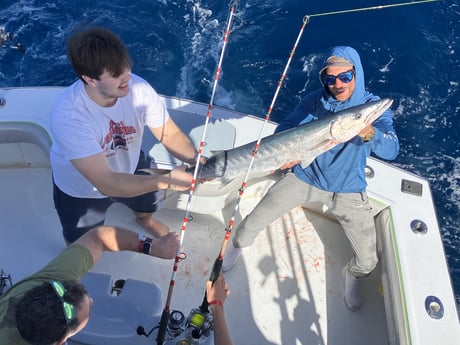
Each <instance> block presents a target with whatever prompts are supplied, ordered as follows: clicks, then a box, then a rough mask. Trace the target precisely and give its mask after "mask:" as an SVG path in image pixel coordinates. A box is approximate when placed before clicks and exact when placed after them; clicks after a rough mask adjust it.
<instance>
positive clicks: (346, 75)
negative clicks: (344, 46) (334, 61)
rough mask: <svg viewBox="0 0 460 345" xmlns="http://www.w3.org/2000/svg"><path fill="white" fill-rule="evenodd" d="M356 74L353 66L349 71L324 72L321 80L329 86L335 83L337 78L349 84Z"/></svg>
mask: <svg viewBox="0 0 460 345" xmlns="http://www.w3.org/2000/svg"><path fill="white" fill-rule="evenodd" d="M354 76H355V69H354V68H353V69H351V70H349V71H345V72H342V73H339V74H337V75H332V74H322V75H321V81H322V82H323V84H324V85H327V86H332V85H334V84H335V82H336V80H337V79H339V80H340V81H341V82H342V83H346V84H348V83H349V82H351V81H352V80H353V77H354Z"/></svg>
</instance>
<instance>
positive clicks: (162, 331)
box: [157, 0, 237, 345]
mask: <svg viewBox="0 0 460 345" xmlns="http://www.w3.org/2000/svg"><path fill="white" fill-rule="evenodd" d="M236 4H237V0H232V1H231V3H230V10H229V15H228V19H227V27H226V30H225V33H224V37H223V45H222V51H221V54H220V58H219V62H218V65H217V69H216V74H215V77H214V83H213V88H212V92H211V98H210V101H209V105H208V111H207V114H206V120H205V124H204V128H203V134H202V136H201V140H200V145H199V149H198V155H197V157H196V163H195V169H194V172H193V177H192V184H191V187H190V190H189V195H188V200H187V204H186V207H185V216H184V218H183V221H182V226H181V235H180V240H179V245H178V247H177V253H176V258H175V260H174V266H173V270H172V274H171V280H170V283H169V289H168V295H167V297H166V302H165V307H164V310H163V313H162V315H161V319H160V325H159V330H158V336H157V344H158V345H162V344H164V341H165V335H166V330H167V326H168V320H169V315H170V306H171V299H172V294H173V290H174V284H175V278H176V272H177V269H178V265H179V262H180V261H182V258H183V256H182V255H181V249H182V246H183V243H184V236H185V231H186V230H187V223H188V221H189V219H190V216H189V213H190V212H189V209H190V205H191V200H192V196H193V192H194V191H195V186H196V182H197V175H198V171H199V166H200V160H201V156H202V153H203V147H204V146H205V141H204V139H205V137H206V131H207V128H208V124H209V119H210V118H211V113H212V110H213V108H214V106H213V103H214V96H215V93H216V89H217V82H218V80H219V77H220V73H221V71H222V61H223V57H224V52H225V48H226V46H227V42H228V37H229V36H230V27H231V24H232V20H233V16H234V14H235V8H236ZM216 279H217V278H216Z"/></svg>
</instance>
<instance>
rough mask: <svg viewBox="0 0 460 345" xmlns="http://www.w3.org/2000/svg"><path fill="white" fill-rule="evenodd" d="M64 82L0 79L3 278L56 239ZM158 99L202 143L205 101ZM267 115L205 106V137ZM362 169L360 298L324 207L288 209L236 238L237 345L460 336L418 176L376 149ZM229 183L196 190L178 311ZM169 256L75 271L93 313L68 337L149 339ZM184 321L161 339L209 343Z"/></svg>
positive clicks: (262, 183)
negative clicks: (53, 148)
mask: <svg viewBox="0 0 460 345" xmlns="http://www.w3.org/2000/svg"><path fill="white" fill-rule="evenodd" d="M61 91H62V88H61V87H32V88H3V89H0V190H1V198H0V206H1V214H2V216H1V240H0V253H1V260H0V269H1V284H0V287H1V289H2V290H7V289H8V287H9V286H10V283H11V282H12V283H15V282H17V281H19V280H20V279H22V278H24V277H25V276H27V275H29V274H31V273H33V272H35V271H36V270H38V269H40V268H41V267H42V266H43V265H44V264H46V263H47V262H48V261H49V260H50V259H51V258H53V257H54V256H55V255H56V254H57V253H58V252H59V251H61V250H62V249H63V248H64V247H65V244H64V241H63V238H62V235H61V227H60V224H59V220H58V217H57V215H56V213H55V210H54V206H53V201H52V184H51V178H52V177H51V169H50V164H49V158H48V155H49V149H50V145H51V142H52V138H51V136H50V132H49V115H50V109H51V106H52V104H53V102H54V100H55V98H56V97H57V95H58V94H59V93H60V92H61ZM163 100H164V102H165V104H166V106H167V108H168V109H169V111H170V112H171V115H172V116H173V118H174V119H175V120H176V122H178V124H179V125H180V126H181V127H182V129H183V130H184V131H185V132H186V133H188V134H189V135H190V137H191V138H192V139H193V140H194V141H195V143H197V145H198V140H199V139H200V138H201V134H202V130H203V123H204V116H205V114H206V112H207V110H208V106H207V105H204V104H201V103H197V102H193V101H189V100H184V99H177V98H173V97H163ZM263 121H264V120H263V119H261V118H258V117H255V116H250V115H246V114H241V113H238V112H236V111H232V110H228V109H223V108H218V107H215V108H214V109H213V115H212V119H211V121H210V125H209V128H208V136H207V139H206V142H207V146H206V147H205V149H206V150H219V149H229V148H233V147H237V146H240V145H242V144H245V143H247V142H250V141H254V140H256V139H257V135H258V133H259V129H260V128H261V126H262V123H263ZM275 125H276V124H274V123H270V122H269V123H268V124H267V125H266V127H265V129H266V130H265V132H264V133H263V135H268V134H271V133H272V132H273V130H274V128H275ZM144 149H145V150H146V151H148V152H149V153H150V154H151V155H152V157H153V158H154V160H155V163H156V164H157V165H158V167H167V166H171V164H175V163H176V162H174V161H171V159H170V157H169V156H168V155H167V152H166V151H165V150H163V149H162V147H161V146H160V145H157V143H155V140H154V139H153V136H149V135H148V134H146V136H145V140H144ZM205 154H206V152H205ZM256 159H257V158H256ZM246 169H247V167H242V172H244V171H245V170H246ZM367 175H368V185H369V187H368V193H369V197H370V199H371V202H372V205H373V209H374V211H375V223H376V226H377V231H378V247H379V256H380V261H379V264H378V267H377V269H376V270H375V271H374V272H373V273H372V275H371V276H370V277H369V279H367V280H366V282H365V286H364V293H365V295H364V301H363V306H362V308H361V309H360V310H359V311H356V312H350V311H349V310H348V309H347V308H346V307H345V304H344V303H343V289H344V287H343V278H342V274H341V270H342V267H343V266H344V264H345V263H346V261H347V260H348V259H349V257H350V256H351V255H352V251H351V248H350V247H349V244H348V241H347V240H346V238H345V236H344V234H343V231H342V230H341V227H340V225H339V224H338V223H337V222H336V221H335V220H334V219H333V218H331V217H329V215H328V213H327V212H326V211H325V210H323V209H322V208H321V205H318V206H317V207H316V206H315V205H313V206H312V208H311V209H308V210H307V209H302V208H300V207H298V208H296V209H294V210H292V211H291V212H290V213H288V214H286V215H285V216H284V217H283V218H282V219H279V220H278V221H276V222H274V223H273V224H272V225H270V226H269V227H268V228H267V231H264V232H263V233H261V234H260V235H259V236H258V238H257V239H256V243H255V245H254V246H252V247H250V248H245V249H243V255H242V260H240V261H239V262H238V263H237V265H236V266H235V268H234V269H233V270H231V271H229V272H228V273H227V274H226V277H227V280H228V282H229V286H230V288H231V290H232V294H231V296H230V297H229V298H228V299H227V303H226V305H225V310H226V315H227V320H228V324H229V328H230V330H231V333H232V337H233V340H234V342H235V344H241V345H262V344H283V345H290V344H324V345H335V344H350V345H351V344H353V345H368V344H375V345H380V344H381V345H386V344H392V345H393V344H394V345H396V344H407V345H409V344H412V345H416V344H430V345H434V344H442V345H454V344H458V343H459V341H460V326H459V318H458V313H457V309H456V304H455V301H454V297H453V291H452V285H451V281H450V277H449V272H448V269H447V264H446V258H445V254H444V249H443V245H442V241H441V236H440V231H439V227H438V223H437V219H436V213H435V209H434V206H433V201H432V196H431V191H430V186H429V184H428V182H427V181H426V180H425V179H423V178H421V177H419V176H416V175H413V174H411V173H409V172H407V171H404V170H401V169H398V168H396V167H394V166H392V165H389V164H387V163H384V162H382V161H379V160H376V159H374V158H370V159H369V160H368V174H367ZM273 181H274V178H273V177H272V176H269V175H267V176H258V177H257V178H252V179H250V180H249V181H248V185H247V187H246V189H245V192H244V194H243V197H242V199H241V204H240V207H239V212H240V216H244V215H245V214H247V213H248V212H249V211H250V210H251V209H252V208H253V207H254V205H255V204H256V203H257V201H258V200H259V199H260V197H261V196H262V195H263V194H264V192H265V191H266V190H267V188H268V187H269V186H270V185H271V184H272V183H273ZM239 187H240V185H237V184H235V183H234V184H230V185H229V186H224V185H221V184H220V183H219V182H218V181H211V182H206V183H204V184H202V185H199V186H198V188H197V189H196V190H195V192H194V195H193V198H192V203H191V205H189V206H190V211H191V215H192V217H191V221H190V222H189V225H188V229H187V232H186V234H185V241H184V251H185V253H186V254H187V257H186V259H185V260H184V261H182V262H180V263H179V269H178V272H177V276H176V281H175V290H174V297H173V299H172V305H171V308H172V309H174V310H178V311H180V312H181V313H182V314H183V315H184V317H185V319H187V318H188V316H189V312H190V311H191V310H193V309H194V308H197V307H198V306H199V305H200V304H201V301H202V298H203V295H204V287H205V282H206V280H207V279H208V277H209V274H210V270H211V268H212V264H213V262H214V260H215V258H216V257H217V255H218V252H219V249H220V246H221V244H222V241H223V237H224V234H225V228H226V226H227V224H228V220H229V219H228V217H229V216H230V214H231V213H232V211H233V209H234V207H235V200H236V198H237V193H238V188H239ZM187 200H188V192H187V193H178V194H175V195H172V196H170V197H169V198H168V199H166V202H165V205H164V207H163V208H162V209H161V210H160V211H159V212H158V214H157V217H158V218H159V219H160V220H161V221H162V222H164V223H166V224H168V225H169V226H170V227H171V228H172V229H177V230H178V231H179V229H180V228H181V223H182V220H183V217H184V210H185V209H186V202H187ZM106 223H109V224H117V225H122V226H125V227H127V228H131V229H134V230H138V231H142V229H140V228H139V226H138V225H137V223H136V222H135V220H134V216H133V215H132V213H131V212H130V211H129V210H128V209H127V208H126V207H125V206H123V205H121V204H115V205H113V206H112V207H111V209H110V210H109V213H108V216H107V220H106ZM172 267H173V261H172V260H160V259H156V258H151V257H147V256H144V255H141V254H137V253H131V252H120V253H106V254H104V256H103V257H102V259H101V261H100V262H98V263H97V264H96V266H95V267H94V268H93V269H92V270H91V272H90V273H89V274H88V275H87V276H86V277H85V278H84V283H85V285H86V286H87V287H88V290H89V292H90V294H91V295H92V296H93V297H94V300H95V302H94V306H93V310H92V313H91V318H90V322H89V324H88V326H87V327H86V328H85V329H84V330H83V331H82V332H81V333H79V334H78V335H77V336H76V337H75V338H74V339H73V340H72V341H71V343H73V344H87V345H102V344H104V345H105V344H126V345H128V344H129V345H133V344H156V340H155V339H156V332H157V329H156V327H157V326H158V323H159V319H160V316H161V313H162V310H163V306H164V300H165V291H167V289H168V286H169V282H170V276H171V272H172ZM182 314H180V313H177V314H175V316H181V315H182ZM187 327H190V322H186V321H185V322H184V323H183V324H180V325H179V326H178V328H177V329H174V328H168V334H167V338H166V344H188V343H192V344H193V343H197V344H198V343H200V344H201V343H209V344H213V340H212V336H211V334H210V335H209V336H205V335H203V336H202V337H201V338H199V339H195V340H194V339H189V338H190V337H188V338H187V335H188V333H187V332H188V329H189V328H187ZM150 331H152V332H151V333H150ZM149 333H150V334H149ZM187 341H188V342H187Z"/></svg>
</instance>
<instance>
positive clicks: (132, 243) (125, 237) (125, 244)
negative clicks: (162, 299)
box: [75, 226, 179, 263]
mask: <svg viewBox="0 0 460 345" xmlns="http://www.w3.org/2000/svg"><path fill="white" fill-rule="evenodd" d="M139 242H140V241H139V235H138V233H136V232H134V231H131V230H127V229H124V228H121V227H116V226H98V227H96V228H93V229H92V230H90V231H88V232H87V233H86V234H84V235H83V236H82V237H80V238H79V239H78V240H77V241H75V243H78V244H80V245H82V246H84V247H86V248H87V249H88V250H89V251H90V253H91V255H92V256H93V262H94V263H96V262H97V261H98V260H99V259H100V257H101V255H102V253H103V252H104V251H112V252H117V251H122V250H128V251H132V252H138V251H139V250H138V248H139ZM178 245H179V239H178V235H177V233H175V232H170V233H168V234H167V235H165V236H162V237H160V238H156V239H152V247H151V251H150V255H151V256H155V257H158V258H161V259H173V258H174V257H175V255H176V253H177V246H178Z"/></svg>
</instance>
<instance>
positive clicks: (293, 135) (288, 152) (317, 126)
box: [189, 99, 393, 182]
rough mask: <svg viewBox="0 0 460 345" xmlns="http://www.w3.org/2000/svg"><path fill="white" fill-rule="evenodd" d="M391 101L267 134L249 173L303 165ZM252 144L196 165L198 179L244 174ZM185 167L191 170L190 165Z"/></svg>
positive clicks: (367, 122)
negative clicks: (299, 163) (197, 167)
mask: <svg viewBox="0 0 460 345" xmlns="http://www.w3.org/2000/svg"><path fill="white" fill-rule="evenodd" d="M392 103H393V101H392V100H391V99H381V100H377V101H372V102H369V103H366V104H363V105H359V106H356V107H351V108H348V109H345V110H342V111H340V112H337V113H331V115H330V116H327V117H325V118H323V119H319V120H315V121H312V122H309V123H306V124H304V125H301V126H298V127H295V128H291V129H288V130H286V131H283V132H279V133H276V134H272V135H270V136H267V137H265V138H263V139H262V140H261V142H260V145H259V149H258V150H257V152H256V153H255V158H254V162H253V165H252V167H251V173H260V172H270V171H274V170H276V169H278V168H280V167H281V166H282V165H283V164H286V163H289V162H294V161H301V162H302V163H301V164H302V166H303V167H306V166H308V165H309V164H310V163H311V162H312V161H313V160H314V159H315V158H316V157H317V156H318V155H320V154H321V153H323V152H326V151H328V150H330V149H331V148H333V147H334V146H336V145H337V144H339V143H341V142H346V141H349V140H350V139H352V138H353V137H355V136H356V135H357V134H358V133H359V132H360V131H361V130H362V129H363V128H365V127H366V126H367V125H370V124H372V123H373V122H374V121H375V120H376V119H377V118H378V117H380V115H382V114H383V113H384V112H385V110H387V109H388V108H389V107H390V106H391V104H392ZM255 147H256V141H254V142H251V143H248V144H245V145H243V146H239V147H236V148H233V149H230V150H226V151H221V152H219V153H217V154H215V155H212V156H211V157H209V158H208V159H207V162H206V164H204V165H202V166H201V167H200V169H199V173H198V178H199V179H216V178H221V179H222V180H223V181H226V182H228V181H230V180H232V179H234V178H235V177H237V176H239V175H243V174H245V173H246V172H247V170H248V168H249V164H250V160H251V157H252V156H253V154H254V150H255ZM189 169H190V171H192V169H193V167H192V168H189Z"/></svg>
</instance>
